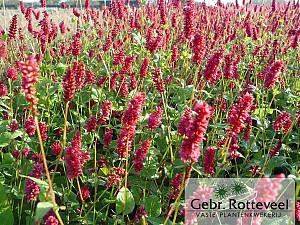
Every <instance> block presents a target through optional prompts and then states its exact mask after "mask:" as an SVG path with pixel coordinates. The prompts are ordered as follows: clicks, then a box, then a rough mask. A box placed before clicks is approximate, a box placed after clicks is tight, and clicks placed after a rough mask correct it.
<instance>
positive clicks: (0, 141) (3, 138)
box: [0, 130, 23, 147]
mask: <svg viewBox="0 0 300 225" xmlns="http://www.w3.org/2000/svg"><path fill="white" fill-rule="evenodd" d="M22 134H23V132H22V131H19V130H17V131H15V132H14V133H11V132H4V133H2V134H0V147H6V146H7V145H9V143H10V142H11V140H13V139H15V138H17V137H19V136H21V135H22Z"/></svg>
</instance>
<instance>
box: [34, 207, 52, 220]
mask: <svg viewBox="0 0 300 225" xmlns="http://www.w3.org/2000/svg"><path fill="white" fill-rule="evenodd" d="M52 207H53V204H52V203H51V202H39V203H38V204H37V207H36V212H35V218H34V219H35V221H37V220H39V219H41V218H43V217H44V216H45V215H46V213H47V212H48V211H49V210H50V209H52Z"/></svg>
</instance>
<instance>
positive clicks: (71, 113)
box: [0, 0, 300, 225]
mask: <svg viewBox="0 0 300 225" xmlns="http://www.w3.org/2000/svg"><path fill="white" fill-rule="evenodd" d="M41 4H42V6H43V7H44V8H40V9H33V8H32V7H28V8H25V7H24V5H23V4H22V1H21V5H20V6H21V12H22V13H20V14H17V15H14V16H13V18H10V19H11V21H10V26H9V29H8V30H1V33H0V36H1V40H2V41H0V71H1V73H0V97H1V98H0V109H1V110H0V111H1V112H0V118H1V121H0V133H1V134H0V153H1V157H0V196H1V197H0V204H1V206H3V210H1V211H0V221H1V223H2V221H5V223H4V224H12V223H14V224H33V223H34V221H38V222H39V223H44V224H47V225H48V224H58V223H60V224H63V223H64V224H78V223H79V224H172V222H173V223H176V224H183V223H184V210H183V205H184V194H183V191H184V181H185V180H186V179H187V178H189V177H218V178H225V177H265V176H270V177H275V176H278V175H279V176H280V177H286V176H290V177H294V178H295V179H296V181H298V180H297V177H299V162H298V158H299V145H300V130H299V128H300V127H299V126H300V117H299V115H300V82H299V78H300V77H299V76H300V74H299V60H300V55H299V36H300V6H299V2H298V3H295V2H288V3H276V1H275V0H274V1H273V2H272V4H271V5H260V6H258V5H254V4H252V3H251V2H250V3H247V4H243V5H239V4H237V3H236V4H234V5H227V6H224V5H223V4H222V3H221V2H220V1H219V2H218V3H217V6H206V5H205V3H202V4H197V3H195V2H193V1H188V2H185V3H181V1H179V0H173V1H168V2H165V1H163V0H159V1H158V2H157V3H155V4H153V5H150V4H149V3H145V2H141V3H139V7H135V6H130V5H128V4H127V3H126V4H125V2H124V1H122V0H116V1H112V3H111V4H110V5H109V7H102V9H101V10H99V11H98V10H95V9H93V8H91V7H90V2H89V0H86V1H85V7H83V9H80V8H78V9H77V8H73V9H68V8H67V6H66V5H65V4H62V9H61V10H60V14H61V15H62V17H63V15H64V14H66V13H67V12H69V11H72V12H73V14H74V16H73V17H72V18H66V20H65V21H64V20H61V21H60V22H59V24H55V23H54V22H53V20H52V19H51V13H48V12H47V10H46V8H45V7H46V1H45V0H43V1H41ZM49 14H50V15H49ZM24 18H25V19H26V26H25V27H22V26H21V25H20V20H21V19H23V20H24ZM67 20H68V21H72V25H73V28H72V27H71V25H70V27H69V26H68V25H67V24H68V21H67ZM37 21H38V23H37ZM1 25H2V24H1ZM74 27H75V29H74ZM73 31H74V32H73ZM298 192H299V185H297V187H296V195H298ZM296 209H297V210H298V211H297V212H296V218H297V219H300V205H299V204H298V203H297V207H296Z"/></svg>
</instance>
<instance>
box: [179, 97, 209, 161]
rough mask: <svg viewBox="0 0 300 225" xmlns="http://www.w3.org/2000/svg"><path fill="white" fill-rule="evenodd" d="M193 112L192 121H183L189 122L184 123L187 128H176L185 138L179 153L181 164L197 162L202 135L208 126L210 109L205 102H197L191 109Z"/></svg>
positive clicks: (189, 119)
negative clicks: (190, 161)
mask: <svg viewBox="0 0 300 225" xmlns="http://www.w3.org/2000/svg"><path fill="white" fill-rule="evenodd" d="M193 111H195V112H196V113H197V115H196V116H195V118H194V120H192V119H191V118H188V119H187V120H186V119H185V121H189V123H188V124H187V123H185V124H186V126H187V127H185V128H182V127H180V128H178V130H180V131H182V132H184V134H185V135H186V136H187V137H186V138H184V140H183V143H182V146H181V149H180V151H179V154H180V159H181V160H182V161H183V162H186V161H187V160H189V159H190V160H192V161H193V162H198V158H199V156H200V143H201V142H202V140H203V135H204V133H205V131H206V128H207V125H208V120H209V117H210V113H211V107H210V106H209V105H208V104H206V103H205V102H199V101H197V102H196V103H195V105H194V107H193ZM181 124H183V123H181Z"/></svg>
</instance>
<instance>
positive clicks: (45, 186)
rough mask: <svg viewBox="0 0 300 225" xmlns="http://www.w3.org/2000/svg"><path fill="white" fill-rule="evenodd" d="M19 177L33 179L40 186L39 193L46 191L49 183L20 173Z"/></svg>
mask: <svg viewBox="0 0 300 225" xmlns="http://www.w3.org/2000/svg"><path fill="white" fill-rule="evenodd" d="M20 177H25V178H28V179H30V180H32V181H34V182H35V183H37V184H38V185H39V186H40V189H41V191H40V192H41V193H46V192H47V191H48V188H49V185H48V183H47V182H46V181H43V180H39V179H37V178H34V177H29V176H24V175H20Z"/></svg>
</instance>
